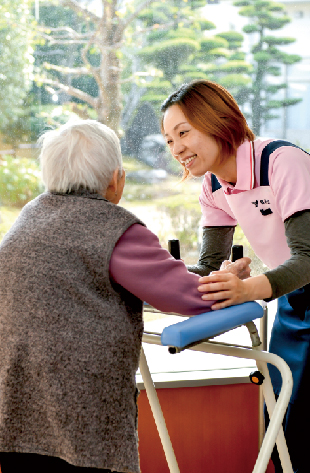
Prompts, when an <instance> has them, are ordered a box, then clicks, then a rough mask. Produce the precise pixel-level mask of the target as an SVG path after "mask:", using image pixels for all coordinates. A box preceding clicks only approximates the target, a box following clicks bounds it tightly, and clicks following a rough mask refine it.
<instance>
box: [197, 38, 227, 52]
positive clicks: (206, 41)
mask: <svg viewBox="0 0 310 473" xmlns="http://www.w3.org/2000/svg"><path fill="white" fill-rule="evenodd" d="M228 44H229V43H228V41H227V40H226V39H224V38H220V37H218V38H217V37H216V36H209V37H208V38H203V39H202V40H201V41H200V48H201V51H202V52H209V51H211V50H212V49H217V48H228Z"/></svg>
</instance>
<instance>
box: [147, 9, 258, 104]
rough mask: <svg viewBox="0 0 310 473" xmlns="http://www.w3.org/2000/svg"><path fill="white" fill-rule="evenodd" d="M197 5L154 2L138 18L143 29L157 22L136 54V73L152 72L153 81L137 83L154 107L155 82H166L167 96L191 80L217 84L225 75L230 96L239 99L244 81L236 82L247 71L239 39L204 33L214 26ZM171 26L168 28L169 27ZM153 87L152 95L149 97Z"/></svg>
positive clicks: (234, 35)
mask: <svg viewBox="0 0 310 473" xmlns="http://www.w3.org/2000/svg"><path fill="white" fill-rule="evenodd" d="M200 3H201V4H202V3H203V2H200ZM200 3H198V4H197V5H196V4H195V2H193V1H191V2H184V3H183V2H181V3H178V4H177V5H176V4H175V1H174V0H166V1H164V2H160V3H159V2H154V3H152V5H151V8H149V9H147V10H144V11H143V14H142V15H140V16H139V21H142V22H145V23H144V25H143V26H144V27H150V26H151V19H152V21H153V19H154V18H156V19H157V21H158V24H157V25H156V24H155V25H154V23H152V25H153V26H155V27H156V29H154V28H151V30H150V32H149V33H148V34H147V35H146V38H145V41H144V44H143V47H142V48H141V50H140V51H139V53H138V54H139V58H140V61H141V62H140V69H143V67H147V69H148V70H152V72H153V74H154V71H156V72H155V74H154V75H157V77H154V75H153V77H154V78H153V79H152V78H149V80H145V81H142V80H141V85H142V86H143V87H144V88H145V89H147V90H146V95H147V97H148V98H152V103H153V104H155V105H156V106H158V103H156V101H155V99H157V97H158V87H157V84H158V78H161V79H160V80H163V81H165V82H166V81H168V82H170V84H171V87H170V90H169V91H168V93H170V92H172V91H173V90H174V89H175V88H176V87H178V86H179V85H180V84H182V83H183V82H189V81H192V80H195V79H209V80H214V81H216V82H221V80H222V78H223V77H226V76H228V75H231V78H230V80H227V83H229V84H230V85H231V91H232V92H233V93H234V94H239V93H240V95H241V89H242V90H243V88H244V87H245V85H244V84H245V82H246V81H240V80H239V78H238V79H237V75H238V73H242V74H244V75H246V74H247V73H249V72H250V69H251V66H250V65H249V64H248V63H246V61H245V60H244V59H245V55H244V53H242V52H241V51H240V48H241V46H242V41H243V35H242V34H240V33H238V32H236V31H225V32H223V33H218V34H216V35H213V36H212V35H210V34H208V33H207V32H206V30H211V29H213V28H215V25H214V24H213V23H211V22H210V21H208V20H205V19H203V18H202V12H201V11H200V10H199V8H197V7H198V5H199V6H200ZM176 6H177V8H176ZM157 10H159V11H160V13H161V15H162V14H165V15H166V19H165V21H163V20H161V18H160V17H159V16H158V15H157ZM171 22H172V23H173V27H172V28H171V26H169V25H171ZM166 25H168V26H166ZM159 27H160V28H159ZM226 63H227V67H226V68H225V64H226ZM153 83H154V88H155V87H156V91H155V90H154V95H153V96H151V90H152V84H153ZM155 84H156V85H155ZM239 89H240V90H239ZM160 95H161V94H160ZM143 99H145V96H144V97H143Z"/></svg>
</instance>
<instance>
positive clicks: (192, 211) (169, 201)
mask: <svg viewBox="0 0 310 473" xmlns="http://www.w3.org/2000/svg"><path fill="white" fill-rule="evenodd" d="M157 206H158V209H159V210H160V211H163V212H164V213H165V214H166V216H167V217H168V218H169V219H170V221H171V224H172V228H173V231H174V236H175V238H177V239H178V240H180V245H181V247H182V252H184V253H186V252H188V251H191V250H192V249H193V248H197V236H198V235H197V230H198V228H199V222H200V219H201V209H200V205H199V202H198V200H197V196H196V195H183V196H180V195H176V196H173V197H169V198H166V199H165V202H164V203H162V204H157Z"/></svg>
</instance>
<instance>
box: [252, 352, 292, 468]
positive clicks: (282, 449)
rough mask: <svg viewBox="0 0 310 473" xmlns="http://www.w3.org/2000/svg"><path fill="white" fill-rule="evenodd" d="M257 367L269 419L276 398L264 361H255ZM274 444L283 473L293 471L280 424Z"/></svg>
mask: <svg viewBox="0 0 310 473" xmlns="http://www.w3.org/2000/svg"><path fill="white" fill-rule="evenodd" d="M257 368H258V369H259V371H261V372H262V373H263V375H264V377H265V380H264V382H263V384H262V388H263V394H264V398H265V402H266V407H267V410H268V414H269V418H270V419H271V416H272V415H274V409H275V407H276V400H275V396H274V392H273V389H272V384H271V379H270V375H269V371H268V367H267V364H266V363H262V362H259V361H257ZM283 408H284V409H285V410H284V413H283V412H281V413H280V415H281V417H282V416H284V415H285V411H286V408H285V406H284V407H283ZM276 444H277V449H278V452H279V457H280V461H281V465H282V470H283V473H293V468H292V464H291V460H290V456H289V452H288V449H287V445H286V441H285V437H284V432H283V428H282V425H281V427H280V430H279V433H278V436H277V440H276Z"/></svg>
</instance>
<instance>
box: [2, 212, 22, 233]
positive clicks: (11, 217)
mask: <svg viewBox="0 0 310 473" xmlns="http://www.w3.org/2000/svg"><path fill="white" fill-rule="evenodd" d="M19 212H20V210H19V209H17V208H13V207H0V215H1V220H0V241H1V240H2V238H3V237H4V235H5V234H6V233H7V232H8V231H9V230H10V228H11V226H12V225H13V223H14V222H15V220H16V219H17V217H18V215H19Z"/></svg>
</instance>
